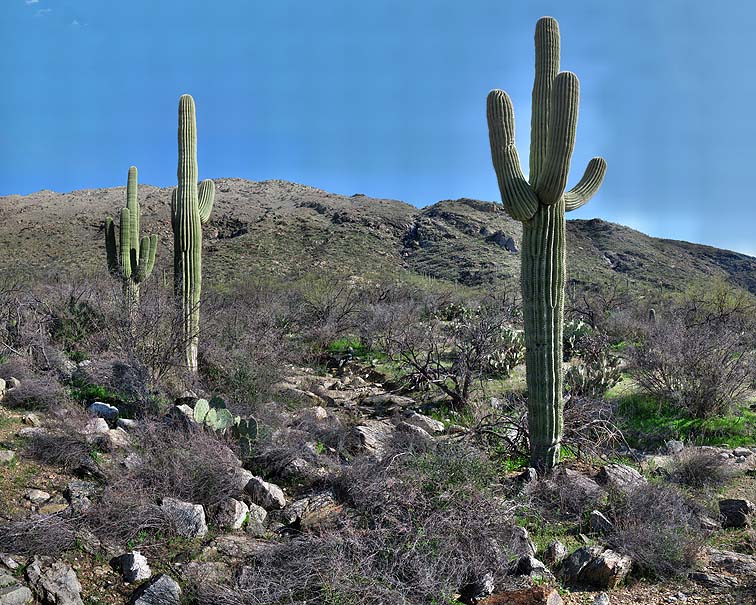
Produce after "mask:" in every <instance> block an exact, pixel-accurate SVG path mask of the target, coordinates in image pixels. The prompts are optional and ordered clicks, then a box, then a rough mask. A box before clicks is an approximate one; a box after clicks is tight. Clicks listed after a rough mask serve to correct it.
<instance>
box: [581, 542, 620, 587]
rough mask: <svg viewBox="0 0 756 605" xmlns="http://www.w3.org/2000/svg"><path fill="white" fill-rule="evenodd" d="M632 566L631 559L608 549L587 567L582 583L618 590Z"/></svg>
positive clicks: (582, 574) (582, 575) (583, 573)
mask: <svg viewBox="0 0 756 605" xmlns="http://www.w3.org/2000/svg"><path fill="white" fill-rule="evenodd" d="M632 566H633V561H632V559H631V558H630V557H628V556H625V555H621V554H619V553H616V552H614V551H613V550H609V549H607V550H604V551H603V552H602V553H601V554H600V555H598V556H597V557H594V558H593V560H591V561H590V562H589V563H588V565H586V566H585V568H584V569H583V571H582V573H581V574H580V581H581V582H584V583H586V584H589V585H591V586H595V587H596V588H616V587H617V586H619V585H620V584H621V583H622V582H624V580H625V578H626V577H627V574H629V573H630V569H631V568H632Z"/></svg>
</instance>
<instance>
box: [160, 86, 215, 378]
mask: <svg viewBox="0 0 756 605" xmlns="http://www.w3.org/2000/svg"><path fill="white" fill-rule="evenodd" d="M178 113H179V119H178V171H177V172H178V187H176V189H174V191H173V195H172V196H171V226H172V227H173V287H174V290H175V295H176V299H177V302H178V305H179V307H180V312H181V316H182V323H183V334H184V341H185V343H186V365H187V368H188V369H189V371H190V372H196V371H197V346H198V343H199V312H200V309H199V305H200V295H201V292H202V224H203V223H206V222H207V221H208V220H209V219H210V212H211V211H212V209H213V201H214V199H215V184H214V183H213V181H210V180H207V181H203V182H202V183H199V184H198V183H197V174H198V169H197V120H196V113H195V108H194V99H193V98H192V97H191V95H182V96H181V99H180V100H179V112H178Z"/></svg>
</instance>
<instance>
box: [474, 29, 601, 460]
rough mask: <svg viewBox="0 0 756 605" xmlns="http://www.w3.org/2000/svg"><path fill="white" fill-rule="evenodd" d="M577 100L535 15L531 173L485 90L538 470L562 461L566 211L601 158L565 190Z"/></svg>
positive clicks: (555, 43)
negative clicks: (514, 262) (520, 310)
mask: <svg viewBox="0 0 756 605" xmlns="http://www.w3.org/2000/svg"><path fill="white" fill-rule="evenodd" d="M579 100H580V84H579V82H578V79H577V76H575V74H573V73H570V72H560V71H559V25H558V24H557V22H556V20H555V19H553V18H551V17H543V18H541V19H539V20H538V23H537V24H536V31H535V82H534V84H533V112H532V119H531V133H530V174H529V177H528V179H526V178H525V176H524V175H523V173H522V169H521V167H520V158H519V156H518V154H517V149H516V147H515V125H514V110H513V108H512V101H511V100H510V98H509V96H508V95H507V93H505V92H504V91H502V90H492V91H491V92H490V93H489V94H488V103H487V105H488V107H487V114H488V129H489V137H490V142H491V156H492V159H493V165H494V169H495V170H496V176H497V178H498V181H499V189H500V191H501V199H502V202H503V205H504V209H505V210H506V211H507V212H508V213H509V215H510V216H512V217H513V218H515V219H517V220H519V221H522V223H523V241H522V269H521V282H522V295H523V303H524V315H525V345H526V347H527V354H526V366H527V384H528V429H529V433H530V448H531V463H532V465H533V466H534V467H535V468H537V469H539V470H540V471H545V470H548V469H550V468H553V467H554V466H555V465H556V464H557V463H558V462H559V454H560V448H561V440H562V413H563V407H564V405H563V399H562V390H563V373H562V333H563V328H564V284H565V276H566V268H565V262H566V251H565V231H566V228H565V227H566V225H565V212H568V211H571V210H576V209H577V208H580V207H581V206H582V205H583V204H585V203H586V202H587V201H588V200H589V199H590V198H591V197H593V195H594V194H595V193H596V192H597V191H598V189H599V187H600V186H601V183H602V181H603V179H604V174H605V173H606V162H605V161H604V160H603V159H602V158H593V159H592V160H591V161H590V162H589V163H588V167H587V168H586V170H585V174H584V175H583V178H582V179H580V181H579V182H578V184H577V185H575V187H573V188H572V189H570V190H569V191H565V188H566V186H567V175H568V172H569V168H570V160H571V158H572V151H573V148H574V146H575V131H576V127H577V118H578V104H579Z"/></svg>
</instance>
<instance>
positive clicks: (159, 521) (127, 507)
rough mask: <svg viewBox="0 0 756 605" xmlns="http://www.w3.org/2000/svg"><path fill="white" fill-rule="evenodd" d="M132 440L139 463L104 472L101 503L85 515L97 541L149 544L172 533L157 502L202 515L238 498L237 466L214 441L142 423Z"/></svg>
mask: <svg viewBox="0 0 756 605" xmlns="http://www.w3.org/2000/svg"><path fill="white" fill-rule="evenodd" d="M133 438H134V444H135V449H136V452H137V454H138V456H139V457H138V459H137V460H136V461H135V463H134V464H133V465H131V466H130V468H128V469H125V470H124V469H122V468H119V469H113V470H111V471H110V472H109V477H108V479H109V481H108V487H107V489H106V490H105V492H104V493H103V496H102V499H101V500H100V501H99V502H98V503H97V505H96V506H93V507H92V509H91V510H90V511H89V513H88V517H87V523H88V524H89V525H90V526H91V527H92V529H93V531H95V532H96V533H98V535H100V536H101V537H108V538H114V539H117V540H121V541H126V540H130V539H133V538H134V537H136V536H139V535H141V536H142V538H143V539H144V541H145V543H149V542H150V541H154V540H156V539H157V536H156V533H157V532H161V533H162V534H163V535H171V533H172V532H173V527H172V526H171V524H170V522H169V520H168V519H167V518H165V516H164V515H163V514H162V512H161V511H160V509H159V506H158V505H159V502H160V500H161V499H162V498H165V497H172V498H177V499H179V500H184V501H187V502H192V503H194V504H202V505H203V506H205V508H206V510H207V509H209V508H211V507H213V506H215V505H217V504H218V503H220V502H221V501H223V500H225V499H227V498H229V497H232V496H235V495H238V491H239V486H238V484H237V482H236V481H235V480H234V476H235V474H236V472H237V470H238V468H239V461H238V459H237V458H236V456H235V455H234V453H233V451H232V450H231V449H230V447H229V446H228V444H227V443H226V442H225V441H223V439H222V437H220V436H219V435H217V434H215V433H212V432H210V431H203V430H195V431H190V432H189V431H182V430H179V429H176V428H173V427H171V426H169V425H166V424H162V423H152V422H148V421H145V422H143V423H141V425H140V429H139V430H138V431H137V432H135V433H133Z"/></svg>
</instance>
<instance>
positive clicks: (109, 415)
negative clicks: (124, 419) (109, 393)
mask: <svg viewBox="0 0 756 605" xmlns="http://www.w3.org/2000/svg"><path fill="white" fill-rule="evenodd" d="M87 412H89V413H90V415H92V416H97V417H98V418H104V419H105V420H107V421H108V422H109V423H111V424H114V423H115V421H116V420H118V414H120V412H119V411H118V408H117V407H115V406H114V405H110V404H108V403H104V402H102V401H95V402H94V403H93V404H92V405H90V406H89V407H88V408H87Z"/></svg>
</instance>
